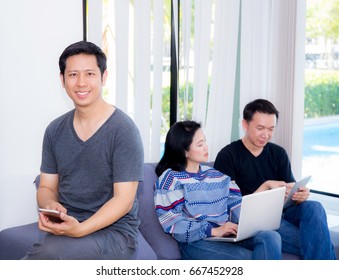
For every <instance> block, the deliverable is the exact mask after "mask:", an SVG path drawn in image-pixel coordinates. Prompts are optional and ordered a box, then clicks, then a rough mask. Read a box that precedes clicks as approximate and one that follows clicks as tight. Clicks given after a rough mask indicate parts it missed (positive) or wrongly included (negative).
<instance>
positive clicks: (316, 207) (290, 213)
mask: <svg viewBox="0 0 339 280" xmlns="http://www.w3.org/2000/svg"><path fill="white" fill-rule="evenodd" d="M278 232H279V233H280V235H281V239H282V251H283V252H287V253H292V254H296V255H300V256H301V258H302V259H305V260H335V259H336V256H335V251H334V247H333V244H332V241H331V237H330V233H329V229H328V225H327V216H326V212H325V210H324V208H323V206H322V205H321V203H319V202H317V201H312V200H307V201H305V202H303V203H301V204H297V205H294V206H292V207H289V208H287V209H286V210H285V211H284V213H283V219H282V220H281V225H280V228H279V230H278Z"/></svg>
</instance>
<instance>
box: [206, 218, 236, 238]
mask: <svg viewBox="0 0 339 280" xmlns="http://www.w3.org/2000/svg"><path fill="white" fill-rule="evenodd" d="M237 231H238V225H237V224H234V223H231V222H227V223H225V224H224V225H222V226H220V227H217V228H212V231H211V235H212V236H216V237H222V236H227V235H236V234H237Z"/></svg>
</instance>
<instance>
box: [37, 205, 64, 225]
mask: <svg viewBox="0 0 339 280" xmlns="http://www.w3.org/2000/svg"><path fill="white" fill-rule="evenodd" d="M39 212H40V213H42V214H43V215H45V216H47V217H48V219H49V220H50V221H51V222H53V223H62V222H63V220H62V219H61V218H60V214H61V212H60V211H57V210H51V209H44V208H39Z"/></svg>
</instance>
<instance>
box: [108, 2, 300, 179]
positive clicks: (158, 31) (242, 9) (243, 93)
mask: <svg viewBox="0 0 339 280" xmlns="http://www.w3.org/2000/svg"><path fill="white" fill-rule="evenodd" d="M304 2H305V1H295V0H234V1H224V0H213V1H212V0H211V1H206V0H195V1H194V5H193V1H190V0H187V1H181V4H180V8H181V9H182V11H181V15H182V19H181V22H180V23H181V28H180V30H181V31H182V34H181V36H180V40H181V43H180V44H179V40H178V30H177V24H175V28H176V30H175V34H176V38H177V41H176V45H177V54H178V53H179V45H180V52H181V59H182V60H183V61H180V63H181V65H183V66H184V68H183V69H184V80H185V81H186V82H187V83H188V81H189V80H190V75H194V76H193V112H192V119H194V120H196V121H199V122H202V124H203V126H204V129H205V133H206V136H207V140H208V142H209V149H210V160H214V159H215V156H216V154H217V153H218V151H219V150H220V149H221V148H222V147H223V146H224V145H226V144H228V143H229V142H230V141H231V132H232V126H234V125H239V124H240V120H238V121H236V123H235V124H234V123H233V116H234V115H240V118H241V117H242V109H243V107H244V106H245V104H246V103H248V102H249V101H251V100H253V99H255V98H267V99H269V100H271V101H272V102H273V103H274V104H275V105H276V106H277V108H278V110H279V111H280V113H281V114H280V119H279V122H278V127H277V133H276V135H275V139H274V141H275V142H277V143H279V144H281V145H282V146H284V147H285V148H286V150H287V152H288V154H289V155H290V157H291V158H292V164H294V165H295V170H297V174H298V172H299V170H301V165H300V164H301V154H300V153H301V148H300V147H301V145H302V143H301V144H300V140H296V139H301V138H302V122H303V64H302V61H303V57H304V49H303V44H304V31H305V30H304V26H305V11H306V7H305V6H306V4H305V3H304ZM177 5H178V1H173V8H174V10H175V12H174V17H175V22H176V23H177V22H178V18H177ZM163 7H164V1H162V0H161V1H158V0H157V1H151V0H145V1H134V6H133V5H131V4H130V1H122V0H115V1H114V11H115V23H114V24H115V31H114V34H115V48H116V49H115V61H114V64H115V65H116V66H115V69H116V75H115V77H114V80H115V83H116V86H115V89H116V93H115V96H116V97H115V98H116V100H115V101H116V105H117V106H118V107H120V108H122V109H123V110H126V111H128V113H129V114H130V115H131V116H132V118H133V119H134V120H135V122H136V123H137V125H138V127H139V129H140V131H141V134H142V138H143V142H144V148H145V161H158V160H159V157H160V128H161V106H162V105H161V104H162V74H161V72H162V67H163V64H162V59H163V49H164V46H163V37H164V28H163V26H164V15H163V11H164V9H163ZM192 7H194V9H193V8H192ZM193 16H194V22H193V23H194V36H193V38H194V39H193V40H192V41H191V23H192V20H191V19H192V17H193ZM151 18H152V20H151ZM132 21H133V22H134V24H130V22H132ZM151 22H152V23H153V26H152V25H151ZM239 32H240V33H239ZM109 50H111V48H110V49H109ZM192 54H193V56H192ZM237 57H239V58H240V59H239V61H238V60H237ZM177 59H179V56H178V55H177ZM192 61H193V67H190V66H191V65H192ZM151 62H152V64H151ZM151 65H152V70H151ZM177 65H179V64H177ZM237 73H239V76H237ZM237 79H238V80H237ZM236 81H237V83H239V85H240V89H239V91H236V90H235V88H236V84H237V83H236ZM187 88H188V87H187V84H186V94H187ZM235 94H239V96H235ZM235 98H236V99H235ZM130 100H133V102H132V103H131V102H130ZM185 100H186V102H187V95H186V98H185ZM234 100H239V102H238V103H235V104H239V107H234V106H233V104H234ZM297 108H298V109H297ZM240 131H242V128H240ZM239 136H241V135H239ZM297 153H299V154H297ZM298 162H299V163H300V164H299V163H298Z"/></svg>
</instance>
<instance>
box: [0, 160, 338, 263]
mask: <svg viewBox="0 0 339 280" xmlns="http://www.w3.org/2000/svg"><path fill="white" fill-rule="evenodd" d="M155 166H156V164H155V163H145V164H144V182H141V183H139V188H138V194H137V196H138V201H139V218H140V221H141V224H140V227H139V229H140V232H139V235H138V247H137V250H136V252H135V255H134V259H138V260H154V259H160V260H166V259H170V260H175V259H180V258H181V257H180V251H179V248H178V245H177V243H176V241H175V240H174V239H173V238H172V237H171V236H169V235H168V234H165V233H164V231H163V230H162V228H161V226H160V224H159V222H158V220H157V217H156V215H155V211H154V204H153V186H154V183H155V181H156V179H157V176H156V174H155V172H154V169H155ZM37 183H38V182H36V184H37ZM44 234H45V233H43V232H41V231H40V230H39V229H38V226H37V223H31V224H27V225H21V226H18V227H13V228H8V229H4V230H2V231H1V232H0V259H2V260H18V259H21V258H22V257H23V256H24V255H25V254H26V252H27V251H29V250H30V249H31V248H32V245H33V243H34V242H36V241H38V240H39V239H40V238H41V237H42V236H43V235H44ZM331 237H332V241H333V243H334V245H335V247H336V254H337V258H338V257H339V228H334V229H331ZM283 259H300V257H299V256H296V255H291V254H285V253H284V254H283Z"/></svg>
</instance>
